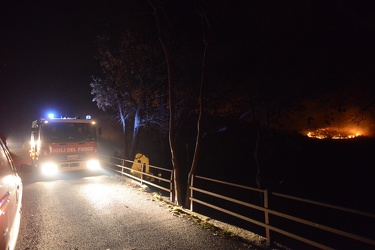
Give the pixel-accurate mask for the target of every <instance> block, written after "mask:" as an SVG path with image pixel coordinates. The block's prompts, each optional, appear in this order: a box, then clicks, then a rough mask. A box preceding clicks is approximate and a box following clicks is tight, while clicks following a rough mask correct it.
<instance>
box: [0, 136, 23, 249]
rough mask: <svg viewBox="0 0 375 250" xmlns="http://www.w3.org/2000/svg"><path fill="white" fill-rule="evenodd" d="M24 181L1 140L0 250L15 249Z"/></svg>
mask: <svg viewBox="0 0 375 250" xmlns="http://www.w3.org/2000/svg"><path fill="white" fill-rule="evenodd" d="M22 192H23V185H22V180H21V178H20V177H19V176H18V174H17V172H16V169H15V166H14V163H13V160H12V157H11V155H10V152H9V150H8V148H7V147H6V146H5V144H4V143H3V142H2V140H0V249H14V248H15V246H16V243H17V238H18V233H19V228H20V219H21V206H22Z"/></svg>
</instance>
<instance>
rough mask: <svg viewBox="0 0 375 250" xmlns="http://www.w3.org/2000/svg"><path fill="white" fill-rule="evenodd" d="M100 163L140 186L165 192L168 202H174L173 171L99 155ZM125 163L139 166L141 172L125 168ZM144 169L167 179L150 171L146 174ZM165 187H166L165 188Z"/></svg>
mask: <svg viewBox="0 0 375 250" xmlns="http://www.w3.org/2000/svg"><path fill="white" fill-rule="evenodd" d="M100 158H101V162H102V163H105V164H107V165H109V166H111V167H108V166H105V167H106V168H108V169H110V170H112V171H115V172H117V173H119V174H121V176H127V177H129V178H132V179H134V180H137V181H139V182H140V183H141V184H143V183H146V184H148V185H150V186H153V187H155V188H157V189H160V190H163V191H166V192H168V193H169V199H170V201H173V200H174V189H173V170H170V169H166V168H160V167H157V166H153V165H149V164H145V163H139V162H135V161H130V160H126V159H122V158H117V157H111V156H107V155H101V156H100ZM126 163H129V164H131V165H133V164H139V166H140V168H141V171H139V170H136V169H132V168H131V167H127V166H125V164H126ZM146 168H149V169H151V170H157V171H159V172H163V173H166V175H167V178H163V177H161V176H163V174H161V176H159V175H154V174H152V171H149V172H146ZM135 174H137V175H139V176H140V177H137V176H136V175H135ZM150 179H154V180H155V179H156V180H157V182H159V183H165V184H166V185H164V186H163V185H158V184H156V182H155V181H153V182H151V181H149V180H150ZM165 186H167V187H165Z"/></svg>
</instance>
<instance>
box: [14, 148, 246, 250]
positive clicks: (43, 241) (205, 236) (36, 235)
mask: <svg viewBox="0 0 375 250" xmlns="http://www.w3.org/2000/svg"><path fill="white" fill-rule="evenodd" d="M14 152H15V151H14ZM24 170H25V169H24ZM20 175H21V178H22V180H23V184H24V192H23V194H24V195H23V212H22V217H21V228H20V235H19V238H18V243H17V247H16V249H74V250H77V249H134V250H136V249H248V248H247V247H246V246H244V245H243V243H242V242H240V241H238V240H235V239H231V238H226V237H223V236H219V235H217V234H215V233H214V232H213V231H209V230H207V229H204V228H202V227H200V226H199V225H196V224H193V223H192V222H190V221H189V220H187V218H184V217H178V216H175V215H173V213H171V211H170V208H169V207H168V206H167V204H165V203H164V204H163V203H162V202H160V201H159V200H157V199H154V198H153V196H152V195H151V194H150V193H146V192H144V191H140V190H139V188H136V187H134V186H131V185H129V184H128V183H127V182H124V181H123V180H121V179H120V178H118V177H116V176H115V175H113V174H111V173H110V172H106V171H102V172H100V173H97V174H90V173H87V172H79V173H77V172H76V173H72V172H70V173H65V174H63V175H60V176H57V177H55V178H41V177H40V176H39V175H38V174H37V173H36V172H28V171H24V172H22V173H21V174H20Z"/></svg>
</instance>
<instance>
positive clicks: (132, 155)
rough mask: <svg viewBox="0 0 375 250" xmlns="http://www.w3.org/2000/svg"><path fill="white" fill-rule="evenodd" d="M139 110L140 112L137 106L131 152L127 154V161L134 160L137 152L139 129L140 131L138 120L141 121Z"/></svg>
mask: <svg viewBox="0 0 375 250" xmlns="http://www.w3.org/2000/svg"><path fill="white" fill-rule="evenodd" d="M140 110H141V107H140V106H137V109H136V111H135V114H134V128H133V137H132V144H131V150H130V153H129V160H134V158H135V155H136V154H137V150H138V144H139V129H140V120H141V117H140Z"/></svg>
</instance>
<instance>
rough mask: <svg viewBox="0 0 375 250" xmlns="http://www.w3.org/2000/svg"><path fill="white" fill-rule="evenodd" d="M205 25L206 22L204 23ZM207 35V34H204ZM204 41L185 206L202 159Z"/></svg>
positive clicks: (205, 47) (205, 46) (205, 43)
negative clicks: (193, 143)
mask: <svg viewBox="0 0 375 250" xmlns="http://www.w3.org/2000/svg"><path fill="white" fill-rule="evenodd" d="M203 25H204V24H203ZM204 35H205V34H204ZM203 41H204V50H203V63H202V73H201V81H200V87H199V97H198V101H199V114H198V120H197V138H196V141H195V150H194V156H193V162H192V164H191V168H190V172H189V174H188V181H187V189H186V199H185V207H189V204H190V199H189V198H190V186H191V181H192V176H193V175H195V173H196V172H197V169H198V165H199V160H200V153H201V145H202V123H203V118H202V116H203V110H204V103H203V83H204V78H205V65H206V60H207V59H206V55H207V46H208V43H207V41H206V39H204V40H203Z"/></svg>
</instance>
